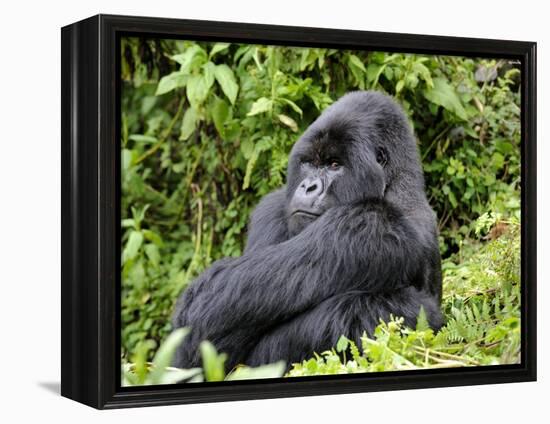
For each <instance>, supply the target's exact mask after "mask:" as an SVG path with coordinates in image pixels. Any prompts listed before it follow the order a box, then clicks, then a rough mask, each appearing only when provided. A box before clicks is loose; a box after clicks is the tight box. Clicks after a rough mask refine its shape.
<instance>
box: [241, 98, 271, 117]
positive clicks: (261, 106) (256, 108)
mask: <svg viewBox="0 0 550 424" xmlns="http://www.w3.org/2000/svg"><path fill="white" fill-rule="evenodd" d="M272 107H273V100H271V99H268V98H267V97H260V98H259V99H258V100H256V101H255V102H254V103H252V107H251V108H250V112H248V113H247V114H246V116H254V115H258V114H260V113H264V112H267V111H271V108H272Z"/></svg>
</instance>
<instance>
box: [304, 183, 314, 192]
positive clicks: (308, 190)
mask: <svg viewBox="0 0 550 424" xmlns="http://www.w3.org/2000/svg"><path fill="white" fill-rule="evenodd" d="M315 190H317V184H312V185H310V186H309V187H308V188H307V189H306V193H311V192H312V191H315Z"/></svg>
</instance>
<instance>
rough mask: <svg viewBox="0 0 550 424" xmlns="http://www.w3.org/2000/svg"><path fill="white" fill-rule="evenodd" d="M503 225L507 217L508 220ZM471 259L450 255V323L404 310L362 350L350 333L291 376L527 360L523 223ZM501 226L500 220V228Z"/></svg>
mask: <svg viewBox="0 0 550 424" xmlns="http://www.w3.org/2000/svg"><path fill="white" fill-rule="evenodd" d="M500 224H502V223H501V222H500ZM506 225H507V229H506V233H505V234H504V235H501V236H500V237H499V238H497V239H495V240H492V241H490V242H488V243H487V244H485V245H484V246H483V247H481V248H479V249H478V250H477V251H476V252H475V253H474V254H473V255H472V256H471V257H470V258H469V259H467V260H460V258H459V257H453V258H449V259H446V260H445V261H444V264H443V265H444V266H443V269H444V287H443V293H444V295H443V310H444V312H445V316H446V320H447V322H446V324H445V326H444V327H443V328H442V329H441V330H440V331H439V332H437V333H434V331H433V330H432V329H430V328H429V326H428V322H427V320H426V315H425V313H424V311H423V310H421V312H420V315H419V318H418V322H417V326H416V328H415V329H411V328H407V327H405V326H404V325H403V319H402V318H399V317H396V318H393V319H392V320H391V321H390V322H388V323H384V322H381V323H380V325H379V326H378V327H377V328H376V330H375V332H374V336H373V337H372V338H369V337H368V336H367V335H366V334H364V335H363V337H362V338H361V349H359V347H358V346H356V345H355V343H354V342H353V341H351V340H348V339H347V338H346V337H344V336H342V337H341V338H340V340H339V341H338V343H337V344H336V346H335V348H334V349H331V350H329V351H326V352H321V353H320V354H315V355H314V356H313V357H312V358H311V359H308V360H305V361H303V362H302V363H301V364H294V365H293V367H292V369H291V370H290V371H289V373H288V376H290V377H295V376H307V375H319V374H345V373H357V372H373V371H398V370H409V369H418V368H449V367H462V366H479V365H499V364H513V363H518V362H519V360H520V354H521V351H520V348H521V340H520V338H521V331H520V328H521V326H520V284H519V276H520V257H519V253H520V238H519V225H518V223H517V222H510V223H508V224H506ZM493 228H494V227H493Z"/></svg>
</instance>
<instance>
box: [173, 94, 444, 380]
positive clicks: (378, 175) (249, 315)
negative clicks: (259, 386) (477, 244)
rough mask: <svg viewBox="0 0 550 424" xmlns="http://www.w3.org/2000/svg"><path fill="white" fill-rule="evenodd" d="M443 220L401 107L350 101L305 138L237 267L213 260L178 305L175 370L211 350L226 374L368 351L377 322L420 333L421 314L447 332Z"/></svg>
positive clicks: (260, 209)
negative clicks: (365, 344) (333, 352)
mask: <svg viewBox="0 0 550 424" xmlns="http://www.w3.org/2000/svg"><path fill="white" fill-rule="evenodd" d="M440 267H441V260H440V255H439V248H438V240H437V226H436V218H435V214H434V212H433V211H432V209H431V208H430V206H429V204H428V201H427V199H426V194H425V191H424V178H423V174H422V168H421V165H420V160H419V156H418V152H417V148H416V143H415V139H414V137H413V134H412V131H411V129H410V125H409V123H408V121H407V119H406V117H405V115H404V113H403V111H402V109H401V108H400V107H399V106H398V105H397V104H396V103H395V102H394V101H393V100H392V99H391V98H390V97H388V96H386V95H383V94H381V93H378V92H352V93H349V94H347V95H345V96H343V97H342V98H341V99H339V100H338V101H337V102H335V103H334V104H333V105H331V106H330V107H329V108H327V109H326V110H325V111H324V112H323V113H322V114H321V116H320V117H319V118H318V119H317V120H316V121H315V122H314V123H313V124H311V126H310V127H309V128H308V129H307V130H306V131H305V132H304V134H303V135H302V136H301V137H300V139H299V140H298V141H297V142H296V144H295V145H294V147H293V149H292V151H291V153H290V158H289V163H288V173H287V185H286V186H285V187H282V188H280V189H279V190H276V191H274V192H272V193H270V194H268V195H267V196H265V197H264V198H263V199H262V200H261V202H260V203H259V205H258V206H257V207H256V209H255V211H254V212H253V214H252V217H251V220H250V223H249V228H248V241H247V245H246V248H245V251H244V253H243V255H242V256H241V257H239V258H225V259H222V260H219V261H217V262H215V263H214V264H213V265H212V266H211V267H210V268H209V269H207V270H206V271H205V272H204V273H203V274H202V275H200V276H199V277H198V278H197V279H196V280H195V281H194V282H193V283H192V284H191V285H190V286H189V288H188V289H187V290H186V291H185V292H183V293H182V295H181V296H180V298H179V299H178V302H177V305H176V309H175V312H174V316H173V325H174V327H175V328H177V327H183V326H188V327H190V328H191V333H190V335H189V336H188V337H187V339H186V340H185V341H184V343H183V344H182V345H181V346H180V348H179V349H178V351H177V354H176V358H175V361H174V365H175V366H178V367H182V368H187V367H192V366H197V365H199V364H200V357H199V354H198V344H199V343H200V341H202V340H210V341H211V342H212V343H214V345H215V346H216V347H217V348H218V350H220V351H223V352H226V353H227V355H228V361H227V364H226V366H227V369H228V370H229V369H231V368H233V367H234V366H235V365H237V364H239V363H245V364H247V365H259V364H265V363H270V362H274V361H277V360H284V361H286V362H287V364H288V365H290V364H291V363H294V362H299V361H301V360H303V359H305V358H307V357H309V356H311V355H312V354H313V352H321V351H324V350H326V349H330V348H331V347H332V346H334V345H335V343H336V342H337V340H338V338H339V337H340V336H341V335H345V336H347V337H349V338H351V339H354V340H356V341H357V342H359V338H360V336H361V334H362V333H363V332H364V331H366V332H367V333H369V334H372V332H373V330H374V328H375V327H376V325H377V324H378V323H379V321H380V319H382V320H388V319H389V318H390V315H394V316H401V317H403V318H404V319H405V323H406V324H407V325H409V326H414V325H415V324H416V319H417V316H418V313H419V311H420V308H421V307H423V308H424V310H425V312H426V315H427V317H428V321H429V323H430V325H431V326H432V327H433V328H434V329H438V328H439V327H440V326H441V325H442V315H441V312H440V298H441V270H440Z"/></svg>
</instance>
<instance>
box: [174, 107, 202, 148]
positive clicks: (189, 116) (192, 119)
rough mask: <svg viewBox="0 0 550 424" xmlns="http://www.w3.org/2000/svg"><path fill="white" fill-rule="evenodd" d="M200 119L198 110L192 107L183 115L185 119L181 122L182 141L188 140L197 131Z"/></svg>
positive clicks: (180, 137)
mask: <svg viewBox="0 0 550 424" xmlns="http://www.w3.org/2000/svg"><path fill="white" fill-rule="evenodd" d="M198 119H199V114H198V112H197V109H195V108H194V107H190V108H189V109H187V110H186V111H185V113H184V114H183V119H182V121H181V128H180V136H179V139H180V140H181V141H184V140H187V139H188V138H189V137H190V136H191V134H193V132H194V131H195V128H196V127H197V121H198Z"/></svg>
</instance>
